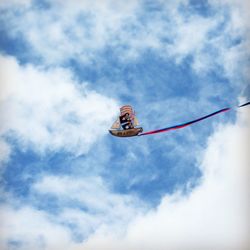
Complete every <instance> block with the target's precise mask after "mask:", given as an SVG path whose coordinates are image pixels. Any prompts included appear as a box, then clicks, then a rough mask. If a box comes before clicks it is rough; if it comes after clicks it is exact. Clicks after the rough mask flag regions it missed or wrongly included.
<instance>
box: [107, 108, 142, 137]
mask: <svg viewBox="0 0 250 250" xmlns="http://www.w3.org/2000/svg"><path fill="white" fill-rule="evenodd" d="M138 126H139V122H138V119H137V118H136V116H135V112H134V111H133V108H132V107H131V106H130V105H125V106H122V107H121V108H120V116H119V117H118V118H117V119H116V121H115V122H114V123H113V125H112V126H111V129H110V130H109V132H110V133H111V134H112V135H114V136H118V137H130V136H136V135H138V134H139V133H141V132H142V131H143V129H142V127H138Z"/></svg>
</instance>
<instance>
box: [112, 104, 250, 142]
mask: <svg viewBox="0 0 250 250" xmlns="http://www.w3.org/2000/svg"><path fill="white" fill-rule="evenodd" d="M247 105H250V102H246V103H244V104H242V105H240V106H237V108H241V107H244V106H247ZM231 109H233V108H232V107H228V108H223V109H220V110H217V111H215V112H213V113H211V114H208V115H206V116H202V117H200V118H197V119H195V120H191V121H188V122H185V123H181V124H177V125H174V126H170V127H166V128H161V129H157V130H151V131H147V132H144V133H143V128H142V127H138V126H139V122H138V119H137V118H136V116H135V112H134V111H133V109H132V107H131V106H130V105H125V106H122V107H121V108H120V116H119V117H118V118H117V120H116V121H115V122H114V124H113V125H112V127H111V129H110V130H109V132H110V133H111V134H112V135H114V136H118V137H130V136H143V135H152V134H157V133H162V132H168V131H171V130H176V129H181V128H185V127H187V126H190V125H192V124H194V123H196V122H200V121H202V120H205V119H207V118H210V117H212V116H214V115H217V114H220V113H224V112H227V111H229V110H231Z"/></svg>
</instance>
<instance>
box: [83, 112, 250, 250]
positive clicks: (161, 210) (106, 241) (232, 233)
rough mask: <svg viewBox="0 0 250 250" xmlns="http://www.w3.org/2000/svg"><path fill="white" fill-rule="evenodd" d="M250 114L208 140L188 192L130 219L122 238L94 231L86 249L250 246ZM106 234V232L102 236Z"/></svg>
mask: <svg viewBox="0 0 250 250" xmlns="http://www.w3.org/2000/svg"><path fill="white" fill-rule="evenodd" d="M249 117H250V116H249V112H248V110H247V108H246V109H245V110H240V111H239V113H238V121H237V123H236V124H235V125H231V124H228V125H223V126H219V127H218V131H217V132H215V134H213V135H212V136H211V137H210V138H209V140H208V146H207V149H206V151H205V152H204V157H203V160H202V162H201V168H202V169H203V173H204V174H203V178H202V180H201V184H200V185H199V186H198V187H197V188H195V189H194V190H193V191H192V192H191V193H190V194H189V195H188V196H183V195H181V194H180V193H178V192H177V193H174V194H173V195H167V196H165V197H164V198H163V199H162V202H161V204H160V205H159V206H158V207H157V209H156V210H153V211H150V212H149V213H147V214H146V215H144V216H140V217H138V218H137V219H136V220H134V221H133V222H132V223H130V225H129V227H128V230H127V234H126V236H125V237H124V238H123V237H118V236H116V235H115V233H114V232H113V231H112V230H110V231H106V232H105V233H106V235H105V233H104V232H102V231H101V232H99V233H96V234H95V236H92V237H91V238H90V239H89V240H88V242H87V243H86V245H85V248H86V249H99V248H102V249H142V248H143V249H156V248H157V249H166V248H167V249H183V248H185V249H194V248H199V249H206V248H209V249H246V248H247V247H249V244H250V242H249V238H248V235H249V229H250V228H249V226H250V225H249V220H248V218H249V205H250V200H249V197H250V196H249V178H250V175H249V156H248V153H247V149H248V148H249V140H248V139H247V138H249V126H250V120H249ZM103 235H105V236H103Z"/></svg>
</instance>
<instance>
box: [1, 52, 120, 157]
mask: <svg viewBox="0 0 250 250" xmlns="http://www.w3.org/2000/svg"><path fill="white" fill-rule="evenodd" d="M0 65H1V94H0V103H1V105H0V113H1V125H0V134H1V135H8V136H9V135H11V136H14V137H15V138H17V139H18V142H19V143H20V144H21V145H22V146H23V148H24V149H25V148H26V147H28V146H31V145H32V146H33V149H34V150H35V151H37V152H40V153H43V152H44V151H45V150H62V149H63V150H66V151H68V152H72V153H74V154H76V155H77V154H81V153H84V152H87V151H88V149H89V147H90V146H91V145H92V144H93V143H94V142H95V141H96V140H98V138H99V137H100V136H102V135H104V134H106V133H107V129H108V128H109V126H110V124H111V123H112V119H113V118H114V115H115V114H116V112H117V110H118V105H117V103H116V102H115V100H112V99H109V98H107V97H105V96H103V95H101V94H99V93H97V92H95V91H91V90H90V88H89V87H90V86H89V85H88V84H87V83H81V84H78V83H76V81H75V80H74V79H73V77H72V75H71V73H70V72H69V71H67V70H64V69H60V68H55V69H50V70H47V71H44V70H42V69H38V68H35V67H33V66H31V65H27V66H20V65H19V64H18V63H17V62H16V60H15V59H14V58H11V57H3V56H1V57H0Z"/></svg>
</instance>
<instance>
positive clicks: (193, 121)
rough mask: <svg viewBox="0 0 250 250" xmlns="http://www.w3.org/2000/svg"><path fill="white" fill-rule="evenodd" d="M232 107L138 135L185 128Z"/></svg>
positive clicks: (249, 103)
mask: <svg viewBox="0 0 250 250" xmlns="http://www.w3.org/2000/svg"><path fill="white" fill-rule="evenodd" d="M247 105H250V102H247V103H244V104H242V105H240V106H238V107H237V108H241V107H244V106H247ZM231 109H232V107H229V108H223V109H220V110H218V111H215V112H213V113H211V114H208V115H206V116H203V117H200V118H198V119H195V120H192V121H189V122H185V123H182V124H178V125H174V126H170V127H166V128H161V129H157V130H151V131H147V132H145V133H141V134H139V135H138V136H142V135H152V134H157V133H162V132H168V131H171V130H176V129H181V128H185V127H187V126H190V125H192V124H194V123H196V122H200V121H202V120H205V119H207V118H209V117H212V116H214V115H217V114H220V113H224V112H227V111H229V110H231Z"/></svg>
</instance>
